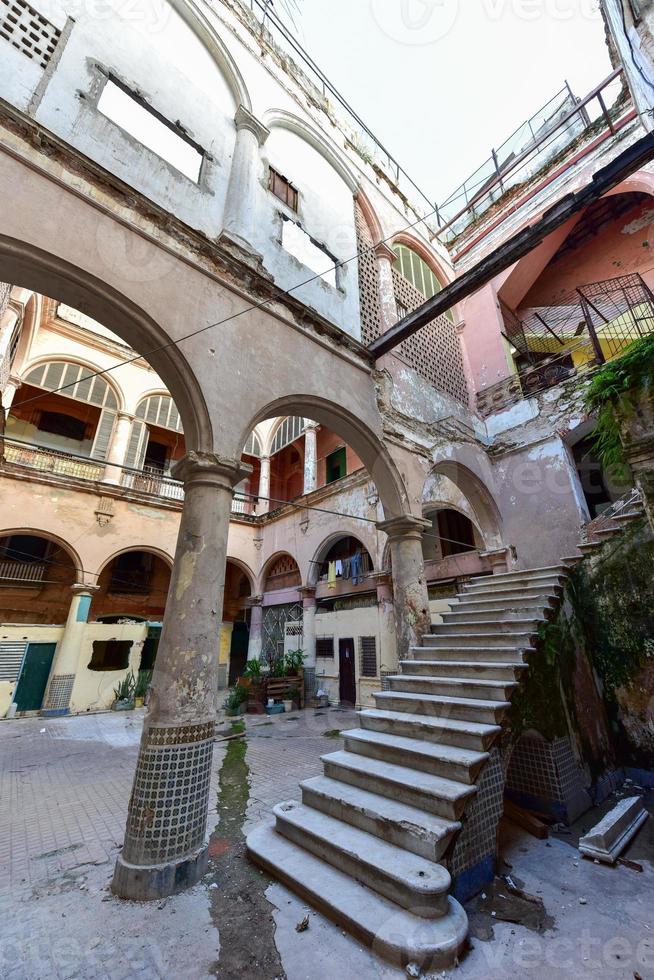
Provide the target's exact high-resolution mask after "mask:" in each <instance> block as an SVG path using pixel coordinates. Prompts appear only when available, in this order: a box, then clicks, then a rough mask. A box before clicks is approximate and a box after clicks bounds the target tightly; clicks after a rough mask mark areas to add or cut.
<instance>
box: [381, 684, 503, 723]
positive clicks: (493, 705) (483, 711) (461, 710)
mask: <svg viewBox="0 0 654 980" xmlns="http://www.w3.org/2000/svg"><path fill="white" fill-rule="evenodd" d="M373 697H374V699H375V704H376V705H377V707H378V708H382V709H391V710H392V711H409V712H411V713H415V714H419V715H436V716H438V717H439V718H441V717H443V716H444V717H445V718H456V719H457V720H458V721H476V722H478V723H479V724H485V725H496V724H497V723H498V722H499V721H501V720H502V717H503V715H504V714H505V713H506V711H507V710H508V708H509V707H510V704H509V703H508V702H507V701H486V700H482V699H481V698H456V697H446V696H445V695H444V694H414V693H412V692H408V691H380V692H378V693H377V692H376V693H375V694H374V695H373Z"/></svg>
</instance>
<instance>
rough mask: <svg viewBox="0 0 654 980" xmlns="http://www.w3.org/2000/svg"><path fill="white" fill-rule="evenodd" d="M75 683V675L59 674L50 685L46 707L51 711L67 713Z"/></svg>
mask: <svg viewBox="0 0 654 980" xmlns="http://www.w3.org/2000/svg"><path fill="white" fill-rule="evenodd" d="M74 683H75V675H74V674H57V675H55V676H54V677H53V678H52V679H51V681H50V684H49V685H48V693H47V696H46V701H45V705H44V707H45V708H47V709H48V710H49V711H65V710H66V708H69V707H70V696H71V694H72V693H73V684H74Z"/></svg>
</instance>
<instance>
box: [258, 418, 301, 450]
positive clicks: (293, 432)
mask: <svg viewBox="0 0 654 980" xmlns="http://www.w3.org/2000/svg"><path fill="white" fill-rule="evenodd" d="M286 422H288V423H289V424H288V426H287V429H286V433H285V434H284V433H283V432H282V427H283V426H284V423H286ZM305 428H306V419H304V418H302V416H301V415H287V416H285V417H284V418H281V419H279V420H278V421H277V423H276V424H275V425H274V426H273V428H272V429H271V430H270V432H269V433H268V445H267V447H266V455H268V456H272V455H273V454H274V453H280V452H281V451H282V449H286V447H287V446H290V445H291V443H292V442H295V440H296V439H299V438H300V436H301V435H302V434H303V432H304V430H305ZM275 447H276V448H275Z"/></svg>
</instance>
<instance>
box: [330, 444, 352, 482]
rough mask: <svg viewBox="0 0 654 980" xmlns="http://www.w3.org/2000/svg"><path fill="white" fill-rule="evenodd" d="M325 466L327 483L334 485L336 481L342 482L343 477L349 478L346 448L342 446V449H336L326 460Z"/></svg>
mask: <svg viewBox="0 0 654 980" xmlns="http://www.w3.org/2000/svg"><path fill="white" fill-rule="evenodd" d="M325 466H326V472H325V482H326V483H334V481H335V480H340V479H342V477H344V476H347V462H346V453H345V446H341V448H340V449H335V450H334V452H333V453H330V454H329V456H328V457H327V459H326V460H325Z"/></svg>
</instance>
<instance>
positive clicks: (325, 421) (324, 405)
mask: <svg viewBox="0 0 654 980" xmlns="http://www.w3.org/2000/svg"><path fill="white" fill-rule="evenodd" d="M287 415H300V416H302V417H303V418H306V419H311V420H312V421H314V422H319V423H320V424H321V425H324V426H326V427H327V428H328V429H331V430H332V432H335V433H337V435H339V436H340V437H341V438H342V439H343V440H344V441H345V442H346V443H348V445H349V446H351V447H352V449H354V451H355V453H356V454H357V455H358V456H359V459H361V460H362V461H363V465H364V466H365V467H366V469H367V471H368V473H369V474H370V478H371V479H372V480H373V482H374V483H375V485H376V487H377V491H378V493H379V497H380V500H381V502H382V507H383V509H384V516H385V517H386V518H387V519H388V518H391V517H398V516H399V515H400V514H405V513H408V512H410V509H411V508H410V505H409V500H408V495H407V492H406V489H405V487H404V483H403V480H402V477H401V476H400V473H399V471H398V469H397V466H396V464H395V462H394V460H393V459H392V457H391V455H390V453H389V452H388V449H387V448H386V446H385V445H384V443H383V442H382V441H381V439H380V438H379V437H378V436H377V435H375V433H374V432H372V431H371V430H370V429H369V428H368V426H366V425H365V424H364V423H363V422H362V421H361V419H360V418H357V417H355V416H354V415H352V414H351V413H350V412H348V411H347V410H346V409H344V408H343V406H342V405H338V404H336V403H335V402H332V401H329V400H327V399H326V398H320V397H318V396H317V395H305V394H295V395H285V396H283V397H282V398H278V399H276V400H275V401H274V402H271V403H269V404H268V405H267V406H265V407H264V408H262V409H260V411H259V412H258V413H257V414H256V416H255V417H254V418H253V419H251V420H250V421H249V422H248V424H247V426H245V428H244V429H243V430H242V435H241V443H240V444H241V445H243V444H244V442H245V439H246V438H247V435H248V433H249V432H251V431H252V429H253V428H254V427H255V425H258V424H259V423H260V422H263V421H264V420H265V419H269V418H280V417H282V416H287Z"/></svg>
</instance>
